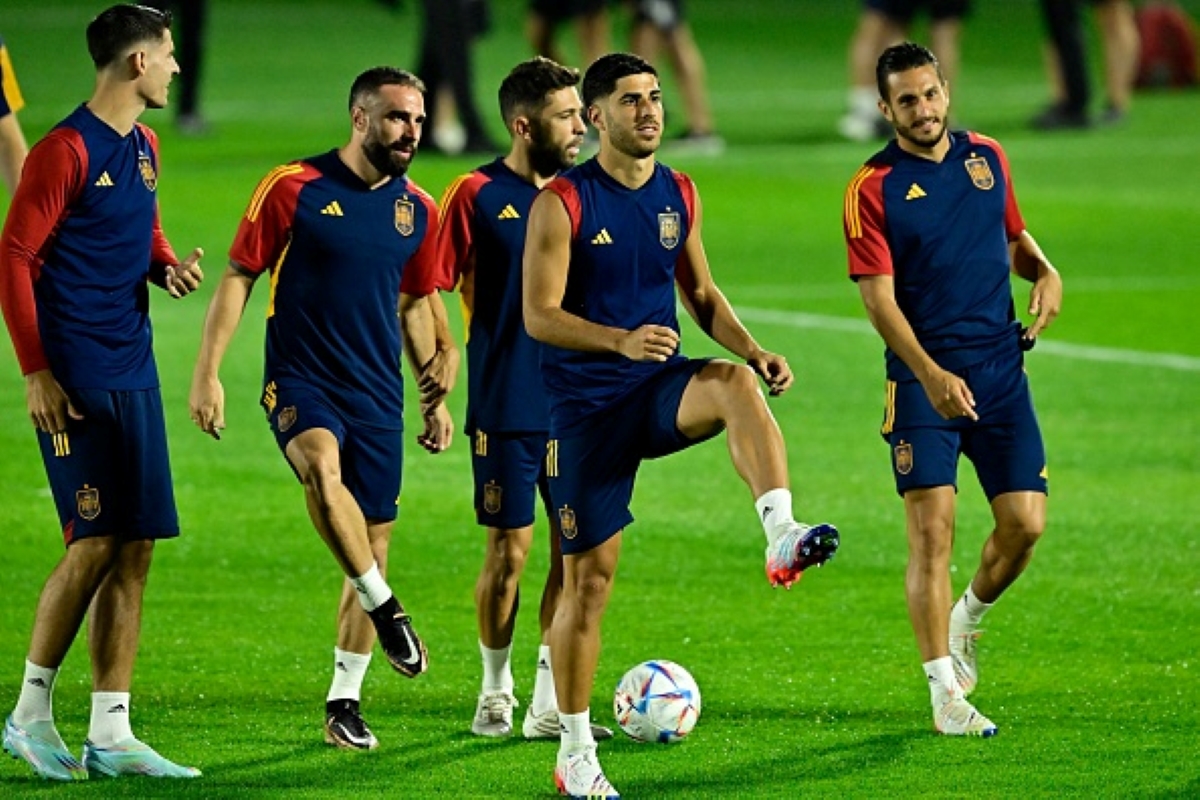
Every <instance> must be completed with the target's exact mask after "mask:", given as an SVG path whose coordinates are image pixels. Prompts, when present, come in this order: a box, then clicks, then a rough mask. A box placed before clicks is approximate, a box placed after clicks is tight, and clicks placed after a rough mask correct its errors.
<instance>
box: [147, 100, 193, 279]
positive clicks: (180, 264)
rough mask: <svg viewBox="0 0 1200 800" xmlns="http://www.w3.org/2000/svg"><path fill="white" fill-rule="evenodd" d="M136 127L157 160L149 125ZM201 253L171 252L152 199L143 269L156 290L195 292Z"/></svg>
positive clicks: (154, 142) (156, 144)
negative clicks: (151, 223) (146, 265)
mask: <svg viewBox="0 0 1200 800" xmlns="http://www.w3.org/2000/svg"><path fill="white" fill-rule="evenodd" d="M139 126H140V123H139ZM140 127H142V130H143V131H144V132H145V134H146V139H147V140H148V141H149V142H150V147H151V149H152V150H153V151H154V157H155V158H156V159H157V158H158V136H157V135H155V133H154V131H152V130H151V129H150V128H147V127H145V126H140ZM160 163H161V162H160ZM203 256H204V251H203V250H202V249H200V248H199V247H197V248H196V249H194V250H192V252H191V253H189V254H188V255H187V257H186V258H184V259H183V260H182V261H181V260H180V259H179V257H178V256H176V255H175V251H174V250H173V249H172V248H171V243H170V242H169V241H168V240H167V235H166V234H165V233H163V228H162V217H161V216H159V213H158V203H157V201H156V202H155V204H154V228H153V230H152V231H151V236H150V267H149V269H148V271H147V275H146V277H147V279H148V280H149V281H150V282H151V283H153V284H154V285H155V286H158V287H159V288H160V289H165V290H166V292H167V294H169V295H171V297H174V298H175V299H176V300H178V299H179V298H181V297H184V296H185V295H189V294H191V293H192V292H194V291H196V289H197V288H198V287H199V286H200V282H201V281H203V280H204V272H203V271H202V270H201V269H200V259H201V258H202V257H203Z"/></svg>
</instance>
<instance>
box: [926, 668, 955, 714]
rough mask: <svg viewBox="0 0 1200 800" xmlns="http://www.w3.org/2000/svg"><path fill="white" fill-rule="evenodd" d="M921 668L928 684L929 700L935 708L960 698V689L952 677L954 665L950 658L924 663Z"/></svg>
mask: <svg viewBox="0 0 1200 800" xmlns="http://www.w3.org/2000/svg"><path fill="white" fill-rule="evenodd" d="M921 666H922V667H924V669H925V679H926V680H927V681H928V682H929V699H930V701H932V702H933V705H934V707H935V708H936V707H938V706H941V705H943V704H945V703H946V702H947V701H949V700H953V699H954V698H956V697H962V689H960V688H959V686H958V680H957V679H956V678H955V677H954V663H953V662H952V661H951V660H950V656H942V657H941V658H935V659H934V660H933V661H926V662H925V663H924V664H922V665H921Z"/></svg>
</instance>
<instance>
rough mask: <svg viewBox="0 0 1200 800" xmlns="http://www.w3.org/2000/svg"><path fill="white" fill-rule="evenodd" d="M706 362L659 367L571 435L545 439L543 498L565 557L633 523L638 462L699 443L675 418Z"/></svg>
mask: <svg viewBox="0 0 1200 800" xmlns="http://www.w3.org/2000/svg"><path fill="white" fill-rule="evenodd" d="M707 363H708V361H707V360H706V359H685V360H681V361H679V362H677V363H675V364H672V365H670V366H668V367H664V368H663V370H662V371H661V372H659V373H658V374H657V375H655V376H654V377H652V378H649V379H647V380H646V381H644V382H643V383H642V384H641V385H640V386H638V387H637V388H636V389H634V390H633V391H632V392H630V393H629V394H627V395H625V396H624V397H622V398H621V399H620V400H618V401H617V402H616V403H613V404H612V405H611V406H609V407H608V408H606V409H604V410H602V411H599V412H597V413H595V414H592V415H591V416H590V417H589V418H588V419H587V422H586V424H585V426H584V427H583V428H582V429H578V430H577V432H575V433H573V434H572V435H571V436H570V437H568V438H565V439H551V440H550V452H549V455H548V458H547V467H548V470H549V476H550V499H551V501H552V502H553V503H554V509H555V513H556V514H557V515H558V522H559V527H560V528H561V530H562V551H563V554H564V555H570V554H573V553H582V552H586V551H587V550H591V549H592V548H594V547H598V546H599V545H601V544H603V543H604V542H606V541H608V540H609V539H610V538H612V537H613V535H614V534H616V533H617V532H618V531H620V530H622V529H623V528H625V526H627V525H628V524H629V523H631V522H633V514H631V513H630V511H629V502H630V500H632V499H633V482H634V478H635V477H636V476H637V471H638V467H639V466H641V463H642V461H644V460H645V459H649V458H659V457H661V456H665V455H670V454H671V453H676V452H678V451H680V450H683V449H685V448H687V447H690V446H691V445H693V444H696V443H697V442H699V441H703V440H702V439H689V438H687V437H686V436H684V435H683V434H682V433H680V432H679V428H678V427H677V426H676V424H675V421H676V419H677V417H678V416H679V403H680V401H681V400H682V399H683V392H684V390H685V389H687V386H688V383H689V382H690V381H691V379H692V377H693V376H694V375H695V374H696V373H697V372H699V371H700V370H701V369H703V368H704V365H705V364H707ZM552 435H553V434H552ZM705 438H711V437H705Z"/></svg>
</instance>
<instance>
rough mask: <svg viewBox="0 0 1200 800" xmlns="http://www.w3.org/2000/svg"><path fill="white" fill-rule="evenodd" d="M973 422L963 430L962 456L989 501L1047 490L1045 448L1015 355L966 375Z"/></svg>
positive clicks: (990, 362)
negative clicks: (973, 403) (974, 413)
mask: <svg viewBox="0 0 1200 800" xmlns="http://www.w3.org/2000/svg"><path fill="white" fill-rule="evenodd" d="M968 382H969V383H970V385H971V387H972V391H973V392H974V393H975V397H976V401H977V406H976V411H977V412H978V413H979V422H977V423H973V424H970V425H968V426H966V427H965V428H964V430H963V437H962V442H963V454H964V455H966V456H967V458H969V459H970V460H971V463H973V464H974V465H975V472H976V474H977V475H978V476H979V483H980V485H981V486H982V487H983V491H984V494H985V495H987V498H988V500H989V501H991V500H994V499H995V498H996V497H998V496H1000V495H1001V494H1004V493H1006V492H1039V493H1041V494H1046V492H1047V490H1048V484H1047V472H1046V448H1045V444H1044V442H1043V440H1042V431H1041V426H1040V425H1039V424H1038V420H1037V414H1036V413H1035V411H1034V408H1033V397H1032V395H1031V393H1030V389H1029V376H1028V375H1027V374H1026V373H1025V370H1024V368H1023V366H1022V358H1021V354H1020V353H1016V354H1015V355H1013V354H1009V355H1007V356H1005V357H1003V358H997V359H993V360H991V361H988V362H984V363H983V364H979V365H977V366H974V367H972V368H971V369H970V371H969V373H968Z"/></svg>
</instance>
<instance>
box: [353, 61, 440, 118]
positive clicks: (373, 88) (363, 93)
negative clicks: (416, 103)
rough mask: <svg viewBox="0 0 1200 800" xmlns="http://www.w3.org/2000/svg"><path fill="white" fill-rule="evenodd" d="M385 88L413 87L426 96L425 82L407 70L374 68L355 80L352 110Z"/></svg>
mask: <svg viewBox="0 0 1200 800" xmlns="http://www.w3.org/2000/svg"><path fill="white" fill-rule="evenodd" d="M384 86H411V87H412V88H414V89H416V90H417V91H418V92H420V93H421V94H425V82H424V81H422V80H421V79H420V78H418V77H417V76H416V75H414V74H412V73H411V72H409V71H408V70H406V69H397V68H396V67H372V68H371V69H369V70H367V71H366V72H364V73H362V74H361V75H359V76H358V77H357V78H355V79H354V83H353V84H351V86H350V110H351V111H353V110H354V107H355V106H360V105H363V104H364V103H365V102H366V97H367V95H376V94H378V93H379V90H380V88H382V87H384Z"/></svg>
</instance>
